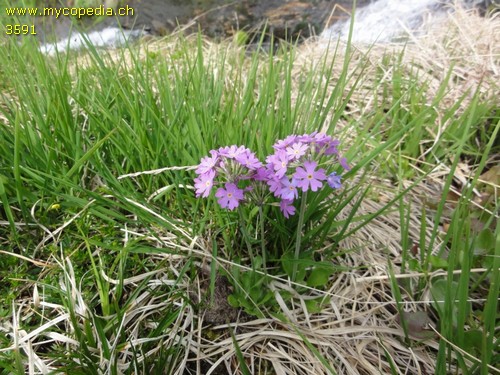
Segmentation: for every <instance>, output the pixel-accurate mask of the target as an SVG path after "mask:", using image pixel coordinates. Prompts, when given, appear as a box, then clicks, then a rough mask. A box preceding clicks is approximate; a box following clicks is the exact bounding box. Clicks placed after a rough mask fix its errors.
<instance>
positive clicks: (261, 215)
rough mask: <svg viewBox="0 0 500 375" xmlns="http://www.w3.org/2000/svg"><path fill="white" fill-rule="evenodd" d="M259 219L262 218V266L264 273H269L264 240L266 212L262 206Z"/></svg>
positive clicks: (260, 206)
mask: <svg viewBox="0 0 500 375" xmlns="http://www.w3.org/2000/svg"><path fill="white" fill-rule="evenodd" d="M259 218H260V248H261V251H262V264H263V265H264V272H265V273H267V263H266V258H267V254H266V241H265V239H264V210H263V209H262V205H259Z"/></svg>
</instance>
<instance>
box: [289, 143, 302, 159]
mask: <svg viewBox="0 0 500 375" xmlns="http://www.w3.org/2000/svg"><path fill="white" fill-rule="evenodd" d="M306 151H307V145H305V144H303V143H301V142H297V143H294V144H293V145H292V146H290V147H287V148H286V154H287V155H288V157H289V158H290V160H298V159H299V158H300V157H301V156H302V155H304V154H305V153H306Z"/></svg>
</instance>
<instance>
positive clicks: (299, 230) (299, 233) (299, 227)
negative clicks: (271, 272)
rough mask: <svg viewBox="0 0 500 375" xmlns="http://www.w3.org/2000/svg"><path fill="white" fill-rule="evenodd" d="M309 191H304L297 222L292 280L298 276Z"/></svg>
mask: <svg viewBox="0 0 500 375" xmlns="http://www.w3.org/2000/svg"><path fill="white" fill-rule="evenodd" d="M306 202H307V191H304V193H302V202H300V212H299V222H298V224H297V236H296V237H295V258H294V262H293V274H292V280H293V281H295V279H296V277H297V265H298V262H299V253H300V245H301V242H302V226H303V225H304V214H305V212H306Z"/></svg>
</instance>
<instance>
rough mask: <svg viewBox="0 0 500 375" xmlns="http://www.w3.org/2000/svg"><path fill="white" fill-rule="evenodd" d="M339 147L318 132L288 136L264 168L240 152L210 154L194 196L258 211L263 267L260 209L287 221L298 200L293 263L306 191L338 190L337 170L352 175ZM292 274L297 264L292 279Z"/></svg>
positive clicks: (245, 151) (276, 146) (247, 152)
mask: <svg viewBox="0 0 500 375" xmlns="http://www.w3.org/2000/svg"><path fill="white" fill-rule="evenodd" d="M339 143H340V142H339V141H338V140H336V139H333V138H332V137H330V136H329V135H326V134H323V133H317V132H314V133H312V134H304V135H290V136H288V137H286V138H285V139H282V140H279V141H278V142H276V143H275V144H274V145H273V149H274V153H273V154H271V155H269V156H267V158H266V159H265V162H266V163H265V164H264V163H262V162H261V161H260V160H259V159H258V158H257V156H256V155H255V153H254V152H252V151H251V150H250V149H248V148H246V147H244V146H239V147H238V146H229V147H221V148H219V149H218V150H212V151H210V156H206V157H204V158H202V159H201V162H200V164H199V165H198V167H197V169H196V174H197V175H198V177H197V178H196V179H195V188H196V196H197V197H200V196H201V197H204V198H206V197H208V196H209V195H210V193H211V191H212V190H214V189H216V190H215V197H216V198H217V202H218V204H219V205H220V206H221V207H222V208H224V209H228V210H231V211H232V210H234V209H236V208H241V206H242V205H255V206H257V207H258V208H259V213H260V216H261V220H260V222H261V247H262V258H263V259H264V267H266V263H265V259H266V249H265V244H264V226H263V222H264V220H263V219H264V218H263V211H262V207H263V206H264V205H268V204H270V205H273V206H279V209H280V211H281V213H282V215H284V217H285V218H287V219H288V218H289V217H290V216H293V215H295V214H296V212H297V207H296V206H295V203H296V202H297V201H298V200H299V198H301V199H300V200H301V202H300V207H299V218H298V228H297V232H296V233H297V237H296V243H295V260H297V259H298V257H299V251H300V244H301V230H302V226H303V223H304V212H305V209H306V202H307V194H308V193H309V191H311V192H313V193H315V192H318V191H319V190H321V189H323V188H325V187H326V186H328V187H329V188H330V189H340V188H341V187H342V183H341V176H340V175H339V174H337V172H336V171H335V170H337V171H338V170H339V169H344V170H349V169H350V168H349V165H348V164H347V161H346V159H345V158H343V157H341V156H340V153H339V150H338V146H339ZM339 166H340V167H341V168H339ZM242 232H243V235H244V237H245V240H247V246H248V248H249V251H250V255H251V256H253V255H252V250H251V246H250V244H249V241H248V236H247V232H246V230H245V228H242ZM296 272H297V269H296V264H295V265H294V270H293V279H295V275H296Z"/></svg>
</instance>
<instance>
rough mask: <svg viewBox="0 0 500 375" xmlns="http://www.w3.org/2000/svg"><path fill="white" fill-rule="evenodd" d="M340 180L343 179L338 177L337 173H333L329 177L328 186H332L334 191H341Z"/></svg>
mask: <svg viewBox="0 0 500 375" xmlns="http://www.w3.org/2000/svg"><path fill="white" fill-rule="evenodd" d="M340 179H341V177H340V176H338V175H337V173H335V172H332V173H330V174H329V175H328V179H327V182H328V185H330V187H331V188H332V189H340V188H341V187H342V183H341V182H340Z"/></svg>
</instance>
